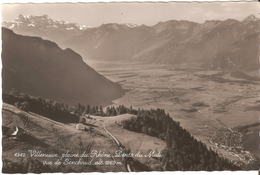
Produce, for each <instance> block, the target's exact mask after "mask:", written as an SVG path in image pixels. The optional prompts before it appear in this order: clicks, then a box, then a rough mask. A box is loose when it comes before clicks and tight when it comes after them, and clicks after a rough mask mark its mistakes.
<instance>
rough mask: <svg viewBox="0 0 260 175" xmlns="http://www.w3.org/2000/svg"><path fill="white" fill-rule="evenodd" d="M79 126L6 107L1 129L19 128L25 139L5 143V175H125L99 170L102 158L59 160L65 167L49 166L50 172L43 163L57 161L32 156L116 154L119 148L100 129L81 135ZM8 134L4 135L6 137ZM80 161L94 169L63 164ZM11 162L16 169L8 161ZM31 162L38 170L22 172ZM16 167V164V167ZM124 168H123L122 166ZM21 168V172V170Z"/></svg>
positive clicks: (108, 168)
mask: <svg viewBox="0 0 260 175" xmlns="http://www.w3.org/2000/svg"><path fill="white" fill-rule="evenodd" d="M76 125H77V123H69V124H64V123H61V122H57V121H54V120H51V119H48V118H45V117H43V116H41V115H37V114H35V113H32V112H28V113H27V112H24V111H21V110H20V109H18V108H16V107H14V106H12V105H8V104H6V103H3V110H2V127H3V128H6V130H7V131H8V129H10V128H13V127H19V129H22V130H24V131H25V133H26V135H24V136H23V137H20V138H21V139H19V140H17V141H14V140H13V139H9V138H8V137H3V139H2V146H3V152H2V160H3V162H4V163H3V169H2V170H3V172H4V173H11V174H13V173H28V171H29V173H48V172H49V173H50V172H52V173H54V172H63V173H69V172H71V173H72V172H78V173H81V172H120V171H121V172H122V171H126V170H124V169H119V167H118V166H116V165H109V166H96V165H94V163H95V162H98V161H99V159H100V158H99V157H93V158H90V157H66V156H64V157H63V158H61V159H60V162H61V163H62V164H60V165H56V164H52V165H49V166H48V168H47V167H45V168H43V167H41V166H39V163H43V161H47V162H50V161H52V162H53V163H54V162H55V161H57V159H58V158H56V157H51V156H49V157H44V156H43V157H41V156H38V157H37V156H30V152H29V151H28V150H35V151H37V152H38V151H39V152H41V153H39V154H50V155H51V154H58V155H60V156H61V155H62V154H64V155H65V154H66V152H68V154H70V155H72V154H79V155H81V154H83V152H85V154H89V155H90V154H91V152H92V151H93V150H101V151H104V152H106V153H108V152H111V153H114V152H115V151H116V150H117V146H116V144H115V143H114V142H112V141H111V139H110V138H109V137H107V136H106V133H105V131H104V130H103V128H102V127H101V126H99V125H97V126H96V127H95V129H93V131H92V133H89V132H86V131H81V130H77V129H76ZM5 134H6V133H4V135H5ZM15 153H25V154H26V155H25V157H22V156H16V155H17V154H15ZM66 159H68V160H69V161H78V160H79V159H80V160H81V161H83V162H90V161H91V159H93V160H92V165H85V166H84V165H80V164H79V165H73V164H64V163H68V162H66V161H65V160H66ZM7 160H9V161H12V162H14V163H13V166H12V165H11V166H10V164H9V166H8V163H7V162H8V161H7ZM28 160H38V161H39V162H38V166H29V167H28V165H27V166H26V164H24V167H22V168H20V167H19V164H18V163H20V164H22V163H25V162H26V161H28ZM102 160H103V161H104V162H105V161H112V159H111V158H106V157H104V158H102ZM115 160H116V161H118V162H119V161H122V160H121V158H117V159H116V158H115ZM15 163H16V164H15ZM121 167H122V168H124V166H121ZM19 168H20V169H19Z"/></svg>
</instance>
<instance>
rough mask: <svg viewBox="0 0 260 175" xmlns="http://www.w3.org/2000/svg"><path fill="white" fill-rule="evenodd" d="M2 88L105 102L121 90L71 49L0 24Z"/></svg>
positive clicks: (63, 99) (62, 99) (70, 101)
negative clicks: (19, 33) (0, 30)
mask: <svg viewBox="0 0 260 175" xmlns="http://www.w3.org/2000/svg"><path fill="white" fill-rule="evenodd" d="M2 65H3V68H2V89H3V92H9V91H10V90H11V89H12V88H15V89H17V90H18V91H20V92H25V93H28V94H29V95H33V96H41V97H43V98H45V99H52V100H55V101H57V102H60V103H65V104H68V105H76V104H78V103H81V104H85V105H86V104H90V105H102V104H103V105H105V104H109V103H110V102H111V100H114V99H115V98H118V97H120V96H121V95H122V94H123V93H124V92H123V90H122V88H121V86H120V85H119V84H116V83H114V82H112V81H110V80H108V79H106V78H105V77H103V76H102V75H100V74H99V73H97V72H96V71H95V70H94V69H93V68H91V67H90V66H88V65H87V64H86V63H85V62H84V61H83V60H82V57H81V56H80V55H79V54H77V53H76V52H74V51H73V50H71V49H65V50H62V49H61V48H60V47H58V45H57V44H56V43H54V42H51V41H48V40H43V39H42V38H40V37H29V36H22V35H17V34H15V33H14V32H13V31H12V30H9V29H6V28H2Z"/></svg>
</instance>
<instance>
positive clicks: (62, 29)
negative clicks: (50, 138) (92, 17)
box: [2, 15, 88, 44]
mask: <svg viewBox="0 0 260 175" xmlns="http://www.w3.org/2000/svg"><path fill="white" fill-rule="evenodd" d="M2 26H3V27H5V28H8V29H11V30H13V31H14V32H15V33H17V34H21V35H28V36H39V37H41V38H43V39H47V40H51V41H54V42H56V43H58V44H59V43H61V42H63V41H65V40H66V39H68V38H70V37H72V36H76V35H79V34H81V33H82V32H83V31H84V30H86V29H87V28H88V27H87V26H85V25H79V24H76V23H69V22H67V21H62V20H54V19H51V18H50V17H49V16H48V15H38V16H37V15H36V16H35V15H29V16H23V15H19V16H18V18H16V19H14V21H11V22H3V23H2Z"/></svg>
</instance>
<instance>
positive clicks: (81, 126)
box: [76, 123, 87, 131]
mask: <svg viewBox="0 0 260 175" xmlns="http://www.w3.org/2000/svg"><path fill="white" fill-rule="evenodd" d="M76 129H77V130H81V131H87V128H86V126H85V125H83V124H82V123H79V124H77V125H76Z"/></svg>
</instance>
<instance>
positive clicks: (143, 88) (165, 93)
mask: <svg viewBox="0 0 260 175" xmlns="http://www.w3.org/2000/svg"><path fill="white" fill-rule="evenodd" d="M86 63H87V64H89V65H90V66H92V67H93V68H95V70H97V71H98V72H99V73H100V74H102V75H104V76H105V77H107V78H109V79H110V80H112V81H114V82H119V83H120V84H121V85H122V87H123V88H124V89H126V90H128V91H127V92H126V93H125V95H124V96H122V97H121V98H118V99H116V100H114V101H113V105H114V106H117V105H122V104H123V105H125V106H127V107H130V106H132V107H133V108H135V109H138V108H141V109H142V108H143V109H151V108H153V109H156V108H162V109H165V111H166V112H167V113H169V114H170V116H171V117H172V118H173V119H174V120H175V121H179V122H180V125H181V126H182V127H183V128H185V129H187V130H188V131H189V132H190V133H191V134H192V135H193V136H194V137H195V138H196V139H198V140H201V141H202V142H204V143H205V144H206V145H207V146H208V147H212V149H214V150H216V152H218V153H219V154H220V155H222V156H223V157H226V158H229V159H231V160H234V161H239V160H240V158H239V157H237V156H236V155H231V154H230V152H229V149H224V148H222V147H218V146H216V145H215V144H212V143H211V142H210V139H211V138H212V136H213V135H214V134H215V132H217V131H218V130H219V128H230V129H232V128H235V127H237V126H244V125H250V124H253V123H256V122H258V121H259V111H260V108H259V105H260V102H259V94H260V86H259V84H260V78H259V75H258V74H257V73H256V72H246V73H245V72H239V71H237V72H222V71H209V70H202V69H198V68H197V67H198V66H197V65H194V67H187V66H186V65H183V66H178V67H174V66H169V65H158V64H156V65H155V64H150V65H147V64H137V63H134V62H133V63H130V64H129V63H125V62H119V63H115V62H113V63H111V62H104V61H92V60H87V61H86ZM111 128H112V127H111ZM113 128H115V129H114V130H116V128H117V127H113ZM252 133H255V134H252ZM252 133H251V134H252V136H251V135H250V138H252V139H244V140H243V142H244V143H243V145H254V146H251V147H250V146H245V147H244V151H250V153H251V154H253V155H256V156H260V155H259V150H256V149H255V148H256V147H255V146H257V147H258V142H254V143H253V142H252V140H254V139H257V138H256V129H255V130H253V131H252ZM222 134H223V133H222ZM243 134H244V135H245V134H248V133H243ZM253 138H254V139H253ZM248 142H250V144H249V143H248ZM252 147H253V149H252Z"/></svg>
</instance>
